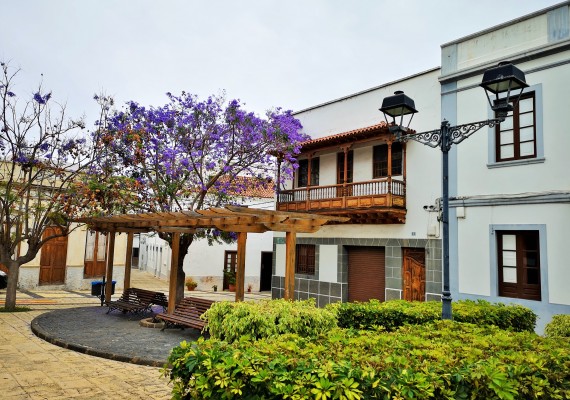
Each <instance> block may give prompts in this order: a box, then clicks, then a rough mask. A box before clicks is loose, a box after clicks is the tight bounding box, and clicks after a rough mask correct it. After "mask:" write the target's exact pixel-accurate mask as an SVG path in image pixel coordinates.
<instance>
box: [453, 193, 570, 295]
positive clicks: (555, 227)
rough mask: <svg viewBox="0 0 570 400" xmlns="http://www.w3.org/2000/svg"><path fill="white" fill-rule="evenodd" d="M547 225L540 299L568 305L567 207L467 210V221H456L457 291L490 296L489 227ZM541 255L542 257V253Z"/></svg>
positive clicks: (569, 218)
mask: <svg viewBox="0 0 570 400" xmlns="http://www.w3.org/2000/svg"><path fill="white" fill-rule="evenodd" d="M530 224H532V225H543V224H544V225H546V244H547V247H546V260H547V265H541V275H544V274H546V277H547V282H548V286H547V289H548V294H547V296H548V297H546V298H544V296H545V294H544V293H543V300H544V301H547V302H550V303H555V304H564V305H570V290H568V257H567V252H566V251H565V250H566V247H568V243H567V237H568V226H570V212H569V209H568V205H567V204H530V205H517V206H510V207H492V206H490V207H468V208H467V209H466V218H465V219H459V220H458V228H459V229H458V236H459V238H461V240H460V241H459V252H458V253H459V263H458V266H459V291H460V292H461V293H465V294H474V295H482V296H490V295H491V294H492V293H496V288H495V290H493V288H492V287H491V281H492V279H491V278H492V275H495V274H497V269H496V266H495V265H490V260H491V258H492V257H491V256H492V255H491V254H490V245H489V241H490V240H493V238H491V237H490V226H491V225H530ZM542 256H544V254H542Z"/></svg>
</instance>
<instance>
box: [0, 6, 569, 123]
mask: <svg viewBox="0 0 570 400" xmlns="http://www.w3.org/2000/svg"><path fill="white" fill-rule="evenodd" d="M559 3H561V0H477V1H473V0H406V1H402V0H400V1H386V0H286V1H285V0H280V1H277V0H241V1H237V0H201V1H198V0H180V1H178V0H160V1H157V0H49V1H48V0H0V15H1V17H2V24H0V61H3V62H7V63H9V65H10V66H11V67H14V68H19V69H20V72H19V73H18V78H17V80H16V84H17V85H16V87H15V88H14V90H13V91H14V92H15V93H16V94H17V95H18V96H19V97H20V98H22V97H26V96H30V95H31V94H32V93H34V92H35V91H36V90H37V87H38V85H39V84H40V82H41V84H42V87H43V88H44V90H46V91H51V92H52V93H53V98H54V99H55V100H56V101H58V102H59V103H62V104H66V107H67V113H68V115H70V116H73V117H80V116H84V117H85V121H86V124H87V127H93V123H94V121H95V120H96V119H97V115H98V114H97V105H96V103H95V101H94V100H93V95H94V94H96V93H105V94H107V95H112V96H113V97H114V98H115V100H116V103H117V104H118V105H122V104H124V103H125V102H126V101H129V100H134V101H137V102H138V103H140V104H142V105H145V106H149V105H154V106H161V105H163V104H165V103H166V102H167V98H166V96H165V93H166V92H172V93H174V94H177V93H180V92H182V91H186V92H188V93H194V94H197V95H198V96H200V97H201V98H205V97H207V96H209V95H212V94H214V95H218V94H220V93H222V91H225V93H226V97H227V98H228V99H233V98H238V99H240V100H241V101H242V102H243V103H245V105H246V106H245V107H246V109H248V110H250V111H254V112H256V113H258V114H263V113H264V111H265V110H267V109H270V108H275V107H282V108H284V109H291V110H294V111H298V110H301V109H304V108H308V107H311V106H314V105H318V104H321V103H324V102H327V101H330V100H334V99H337V98H340V97H344V96H347V95H350V94H352V93H356V92H359V91H362V90H365V89H368V88H371V87H375V86H379V85H382V84H384V83H387V82H391V81H394V80H398V79H401V78H404V77H406V76H409V75H413V74H415V73H418V72H422V71H426V70H428V69H431V68H434V67H438V66H440V57H441V56H440V54H441V53H440V46H441V45H442V44H444V43H447V42H450V41H454V40H456V39H459V38H461V37H463V36H467V35H470V34H472V33H475V32H478V31H481V30H484V29H487V28H490V27H492V26H495V25H498V24H501V23H504V22H507V21H510V20H512V19H516V18H518V17H521V16H523V15H526V14H529V13H532V12H535V11H538V10H541V9H544V8H546V7H549V6H552V5H555V4H559ZM378 102H379V104H380V103H381V99H378Z"/></svg>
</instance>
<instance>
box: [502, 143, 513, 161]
mask: <svg viewBox="0 0 570 400" xmlns="http://www.w3.org/2000/svg"><path fill="white" fill-rule="evenodd" d="M514 156H515V147H514V146H513V145H512V144H509V145H507V146H501V159H505V158H513V157H514Z"/></svg>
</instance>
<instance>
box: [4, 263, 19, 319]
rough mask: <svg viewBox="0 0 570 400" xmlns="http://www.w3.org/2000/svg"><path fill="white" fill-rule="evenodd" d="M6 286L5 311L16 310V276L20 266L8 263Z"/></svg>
mask: <svg viewBox="0 0 570 400" xmlns="http://www.w3.org/2000/svg"><path fill="white" fill-rule="evenodd" d="M6 267H8V286H7V287H6V304H5V306H4V307H5V309H6V310H7V311H14V309H15V308H16V289H17V288H18V274H19V273H20V265H19V264H18V263H17V262H16V261H14V260H10V261H9V262H8V265H6Z"/></svg>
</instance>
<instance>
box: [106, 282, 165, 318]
mask: <svg viewBox="0 0 570 400" xmlns="http://www.w3.org/2000/svg"><path fill="white" fill-rule="evenodd" d="M153 304H156V305H160V306H162V307H163V308H165V307H166V306H168V299H167V298H166V296H165V295H164V293H161V292H154V291H152V290H146V289H139V288H128V289H127V290H125V291H124V292H123V294H122V295H121V297H120V298H119V299H118V300H115V301H110V302H108V303H107V306H108V307H109V309H108V310H107V314H109V313H110V312H111V311H113V310H121V311H123V312H129V311H132V312H134V313H137V312H141V311H145V310H151V307H152V305H153Z"/></svg>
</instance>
